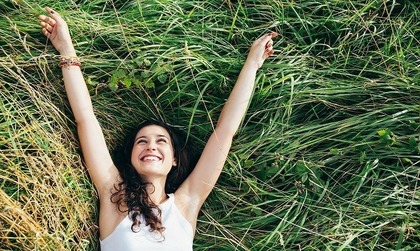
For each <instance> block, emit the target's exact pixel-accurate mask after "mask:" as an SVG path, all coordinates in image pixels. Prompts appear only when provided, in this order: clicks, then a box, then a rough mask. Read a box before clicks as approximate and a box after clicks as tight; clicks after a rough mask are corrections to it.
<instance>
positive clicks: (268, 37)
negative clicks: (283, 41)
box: [259, 32, 277, 45]
mask: <svg viewBox="0 0 420 251" xmlns="http://www.w3.org/2000/svg"><path fill="white" fill-rule="evenodd" d="M273 34H277V33H275V32H270V33H267V34H265V35H264V36H262V37H261V40H260V41H259V42H260V43H262V44H264V45H267V43H268V42H269V41H270V40H271V38H272V37H273ZM275 36H277V35H275Z"/></svg>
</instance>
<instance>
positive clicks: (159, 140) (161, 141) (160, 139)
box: [157, 138, 168, 143]
mask: <svg viewBox="0 0 420 251" xmlns="http://www.w3.org/2000/svg"><path fill="white" fill-rule="evenodd" d="M157 142H158V143H168V141H167V140H166V139H165V138H159V139H158V140H157Z"/></svg>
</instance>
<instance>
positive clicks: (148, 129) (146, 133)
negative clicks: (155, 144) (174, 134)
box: [136, 125, 170, 138]
mask: <svg viewBox="0 0 420 251" xmlns="http://www.w3.org/2000/svg"><path fill="white" fill-rule="evenodd" d="M152 136H165V137H167V138H170V135H169V133H168V131H167V130H166V129H165V128H163V127H161V126H158V125H149V126H145V127H143V128H142V129H140V131H138V132H137V134H136V138H138V137H152Z"/></svg>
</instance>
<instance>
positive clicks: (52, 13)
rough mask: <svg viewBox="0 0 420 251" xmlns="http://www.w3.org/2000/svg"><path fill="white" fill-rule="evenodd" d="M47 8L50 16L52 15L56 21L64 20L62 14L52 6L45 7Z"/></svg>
mask: <svg viewBox="0 0 420 251" xmlns="http://www.w3.org/2000/svg"><path fill="white" fill-rule="evenodd" d="M45 10H46V11H47V12H48V13H49V14H50V16H51V17H52V19H53V20H54V22H64V20H63V18H61V16H60V14H58V12H56V11H54V10H53V9H51V8H50V7H45ZM54 24H55V23H54Z"/></svg>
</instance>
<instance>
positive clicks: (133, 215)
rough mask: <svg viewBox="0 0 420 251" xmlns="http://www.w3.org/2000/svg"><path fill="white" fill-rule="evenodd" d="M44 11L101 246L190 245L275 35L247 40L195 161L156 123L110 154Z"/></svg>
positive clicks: (53, 15) (76, 66) (61, 35)
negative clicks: (93, 198)
mask: <svg viewBox="0 0 420 251" xmlns="http://www.w3.org/2000/svg"><path fill="white" fill-rule="evenodd" d="M46 10H47V12H48V13H49V16H45V15H41V16H39V19H40V20H41V27H42V32H43V34H44V35H45V36H46V37H48V38H49V39H50V41H51V42H52V44H53V45H54V47H55V48H56V49H57V51H58V52H59V53H60V55H61V57H60V64H59V65H60V67H61V68H62V74H63V78H64V84H65V88H66V93H67V96H68V99H69V102H70V105H71V108H72V111H73V114H74V117H75V119H76V122H77V130H78V135H79V139H80V143H81V146H82V152H83V157H84V159H85V162H86V165H87V169H88V171H89V175H90V177H91V179H92V181H93V183H94V185H95V187H96V189H97V191H98V193H99V198H100V209H99V212H100V213H99V232H100V239H101V249H102V250H103V251H106V250H114V251H115V250H125V251H127V250H128V251H129V250H138V249H139V248H140V249H141V250H192V242H193V237H194V232H195V228H196V224H197V216H198V213H199V211H200V208H201V206H202V205H203V203H204V201H205V200H206V198H207V197H208V195H209V194H210V192H211V190H212V189H213V187H214V185H215V184H216V181H217V179H218V178H219V176H220V174H221V172H222V169H223V166H224V163H225V161H226V158H227V155H228V152H229V149H230V147H231V145H232V138H233V136H234V135H235V133H236V131H237V130H238V127H239V125H240V122H241V121H242V118H243V116H244V114H245V112H246V110H247V107H248V104H249V102H250V99H251V95H252V92H253V90H254V85H255V77H256V72H257V70H258V69H259V68H260V67H261V66H262V64H263V63H264V61H265V59H266V58H268V57H269V56H270V55H272V54H273V53H274V50H273V41H272V38H274V37H276V36H277V33H274V32H273V33H268V34H266V35H264V36H263V37H261V38H259V39H257V40H256V41H255V42H254V43H253V44H252V46H251V49H250V52H249V54H248V57H247V59H246V61H245V63H244V66H243V68H242V70H241V72H240V74H239V77H238V79H237V82H236V84H235V86H234V88H233V90H232V92H231V94H230V96H229V98H228V100H227V102H226V104H225V105H224V107H223V109H222V111H221V114H220V117H219V120H218V122H217V125H216V127H215V128H214V130H213V132H212V133H211V136H210V138H209V139H208V141H207V143H206V145H205V147H204V150H203V151H202V153H201V155H200V157H199V159H198V161H195V159H194V158H193V157H191V155H193V154H192V153H193V152H192V150H191V149H190V148H189V147H188V144H186V143H185V142H184V140H182V138H183V137H182V136H181V137H179V136H178V134H177V133H175V130H174V129H173V128H171V127H169V126H167V125H165V124H163V123H160V122H155V121H147V122H145V123H143V124H141V125H140V126H139V127H138V128H137V129H136V130H134V131H133V133H131V134H129V135H128V136H127V140H126V142H125V145H124V147H123V149H122V151H121V154H120V158H117V160H113V159H112V158H111V155H110V153H109V150H108V147H107V145H106V142H105V139H104V135H103V133H102V129H101V127H100V125H99V122H98V120H97V118H96V116H95V114H94V112H93V108H92V103H91V99H90V96H89V93H88V90H87V88H86V84H85V80H84V77H83V75H82V72H81V69H80V67H81V66H82V65H81V63H80V60H79V58H78V57H77V55H76V52H75V50H74V47H73V44H72V40H71V37H70V34H69V30H68V28H67V24H66V22H65V21H64V20H63V19H62V18H61V16H60V15H59V14H58V13H57V12H55V11H53V10H52V9H50V8H46ZM122 242H123V244H121V243H122ZM181 243H182V245H181Z"/></svg>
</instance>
